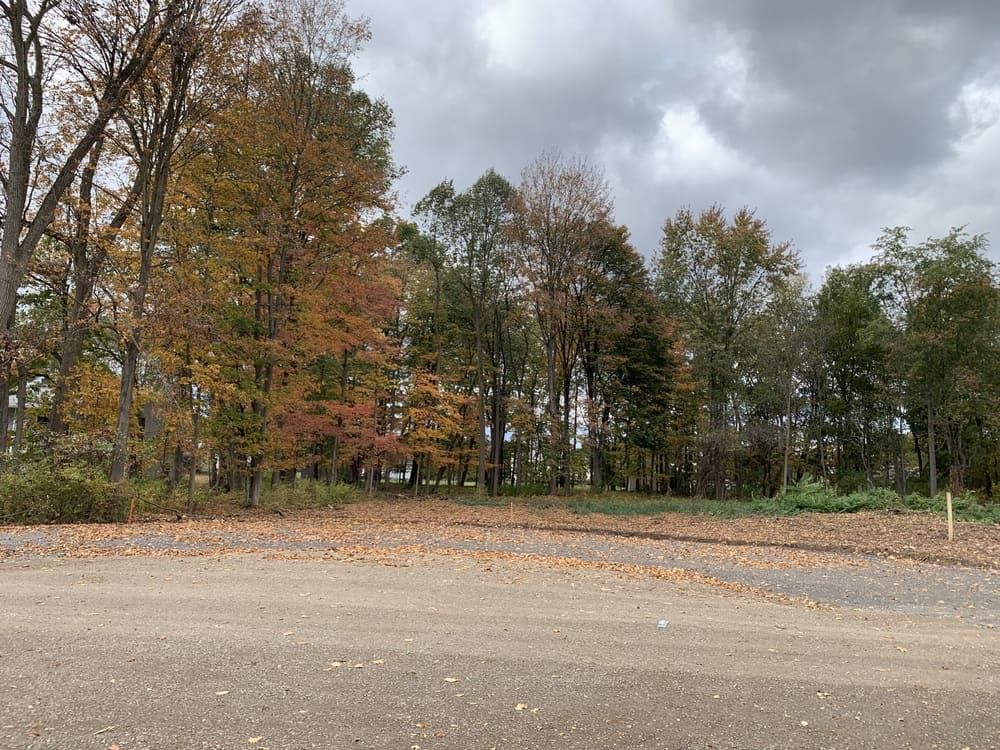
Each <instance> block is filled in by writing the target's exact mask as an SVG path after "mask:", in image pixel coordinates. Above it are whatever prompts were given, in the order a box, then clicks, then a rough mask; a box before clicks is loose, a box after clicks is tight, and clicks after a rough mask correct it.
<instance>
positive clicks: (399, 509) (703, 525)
mask: <svg viewBox="0 0 1000 750" xmlns="http://www.w3.org/2000/svg"><path fill="white" fill-rule="evenodd" d="M505 529H511V530H516V529H533V530H550V531H560V532H565V531H572V532H580V533H587V534H595V535H608V536H614V537H621V538H639V539H654V540H655V539H658V538H662V539H675V540H682V541H691V542H706V543H715V544H720V545H723V546H731V547H732V548H733V553H734V555H738V554H741V550H743V549H745V548H747V547H779V548H783V549H786V550H803V551H842V552H854V553H865V554H874V555H878V556H882V557H886V558H891V559H901V560H917V561H923V562H936V563H945V564H959V565H966V566H971V567H977V568H986V569H993V570H997V569H1000V526H998V525H995V524H994V525H989V524H976V523H957V524H956V525H955V539H954V540H953V541H951V542H949V541H948V538H947V526H946V524H945V521H944V519H943V518H941V517H940V516H938V515H935V514H931V513H917V512H901V513H900V512H881V511H879V512H864V513H854V514H816V513H806V514H802V515H798V516H792V517H763V516H760V517H747V518H729V519H723V518H715V517H710V516H696V515H687V514H680V513H665V514H661V515H657V516H650V517H635V516H631V517H612V516H605V515H601V514H579V513H576V512H574V511H572V510H570V509H567V508H560V507H546V508H537V507H529V506H524V505H518V504H514V505H512V506H509V507H499V506H465V505H460V504H457V503H453V502H447V501H443V500H436V499H427V500H415V499H412V498H407V499H378V500H369V501H364V502H358V503H352V504H349V505H344V506H340V507H337V508H332V509H321V510H303V511H282V514H281V515H279V514H278V513H277V512H275V511H274V510H266V509H261V510H255V511H249V510H246V511H243V510H241V511H239V512H232V511H230V512H229V513H220V514H219V515H217V516H215V517H212V518H197V519H189V518H183V519H181V520H167V519H165V518H143V519H140V520H139V521H138V522H136V523H133V524H130V525H124V524H117V525H116V524H110V525H79V526H64V527H58V528H50V529H48V530H46V531H45V532H44V534H45V536H46V537H47V543H48V545H52V544H54V545H56V546H58V547H64V548H66V550H67V551H72V549H74V548H77V549H79V548H80V547H81V546H82V547H85V548H89V549H91V551H96V550H98V549H100V548H99V547H94V545H95V544H99V543H101V542H102V540H103V541H109V540H127V539H129V538H130V537H139V536H149V535H154V534H155V535H167V536H171V537H173V538H176V539H178V540H183V541H187V542H191V543H205V542H208V543H209V544H210V545H211V549H210V550H209V549H207V548H206V552H209V553H217V552H219V551H225V539H226V538H227V535H233V534H238V535H240V536H241V537H245V538H247V539H252V540H257V541H259V542H262V543H263V542H266V541H267V540H271V539H281V538H283V537H287V536H288V535H294V536H295V537H296V538H298V539H306V540H315V541H317V542H331V543H338V544H341V545H345V544H357V545H363V544H365V543H366V541H368V540H381V541H384V540H386V539H391V538H392V536H393V534H394V533H395V532H404V531H405V532H407V533H408V534H412V533H413V532H423V533H426V535H427V536H428V537H437V538H441V539H449V538H466V539H468V538H475V536H476V535H477V534H479V533H487V532H489V533H494V534H495V533H497V532H498V531H499V532H502V531H503V530H505ZM26 531H27V529H26V527H0V534H10V535H13V536H14V537H17V536H21V535H23V534H25V533H26ZM213 539H214V540H215V541H216V543H215V544H211V543H212V541H213ZM21 549H22V551H24V549H25V545H21ZM142 551H143V552H148V553H151V554H155V553H156V549H152V550H145V549H144V550H142ZM137 552H139V550H138V549H137ZM164 553H166V554H176V551H175V550H170V549H164ZM2 554H3V550H2V549H0V555H2Z"/></svg>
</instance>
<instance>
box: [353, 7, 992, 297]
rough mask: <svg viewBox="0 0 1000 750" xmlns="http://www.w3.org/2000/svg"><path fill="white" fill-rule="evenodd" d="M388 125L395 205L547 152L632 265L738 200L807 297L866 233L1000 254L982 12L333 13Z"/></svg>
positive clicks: (851, 255) (985, 13)
mask: <svg viewBox="0 0 1000 750" xmlns="http://www.w3.org/2000/svg"><path fill="white" fill-rule="evenodd" d="M347 7H348V12H349V13H351V14H352V15H364V16H367V17H368V18H369V19H370V21H371V30H372V34H373V38H372V40H371V42H369V44H368V45H367V47H366V48H365V50H364V52H363V53H362V55H361V56H360V58H359V59H358V61H357V64H356V68H357V72H358V73H359V75H360V76H361V77H362V80H361V86H362V87H363V88H364V89H365V90H366V91H368V93H369V94H372V95H375V96H381V97H383V98H385V99H386V100H387V102H388V103H389V105H390V106H391V107H392V109H393V111H394V113H395V116H396V140H395V154H396V159H397V161H398V162H399V163H400V164H401V165H402V166H403V167H405V168H406V170H407V174H406V176H405V177H403V178H402V179H401V180H400V182H399V184H398V190H399V195H400V199H401V209H402V211H403V213H404V215H405V213H406V211H407V210H408V207H409V205H410V204H412V203H413V202H416V201H417V200H419V199H420V198H421V197H422V196H423V195H424V194H425V193H426V192H427V191H428V190H429V189H430V188H432V187H433V186H434V185H436V184H437V183H438V182H440V181H441V180H443V179H445V178H451V179H453V180H454V181H455V185H456V187H457V188H459V189H464V188H465V187H467V186H468V185H469V184H471V183H472V182H473V181H474V180H475V179H476V178H477V177H478V176H479V175H481V174H482V173H483V172H484V171H486V170H487V169H489V168H490V167H493V168H495V169H496V170H497V171H498V172H500V173H501V174H503V175H505V176H507V177H508V179H510V180H511V181H512V182H514V183H515V184H517V183H518V182H519V181H520V173H521V170H522V169H523V168H524V167H525V166H526V165H527V164H529V163H530V162H532V161H533V160H534V159H536V158H537V157H538V156H539V154H541V153H542V152H543V151H545V150H547V149H559V150H561V151H562V152H563V153H564V154H567V155H584V156H586V157H587V158H588V159H589V160H590V161H591V162H592V163H593V164H595V165H597V166H599V167H600V168H602V169H603V170H604V173H605V176H606V178H607V180H608V182H609V184H610V185H611V188H612V191H613V195H614V199H615V216H616V220H617V221H618V222H619V223H623V224H626V225H627V226H628V227H629V229H630V230H631V232H632V239H633V243H634V244H635V246H636V247H637V248H638V249H639V250H640V251H641V252H642V253H643V254H644V255H646V256H647V257H651V256H652V255H653V254H654V253H655V251H656V249H657V246H658V243H659V237H660V230H661V227H662V225H663V222H664V220H665V219H666V218H667V217H668V216H671V215H673V214H674V213H675V212H676V211H677V210H678V209H679V208H682V207H690V208H691V209H692V210H694V211H696V212H697V211H698V210H700V209H702V208H705V207H707V206H709V205H711V204H713V203H719V204H721V205H723V206H725V207H726V208H727V209H728V210H730V211H732V210H733V209H736V208H738V207H740V206H743V205H747V206H750V207H752V208H756V209H757V213H758V216H760V217H761V218H763V219H765V220H766V221H767V223H768V226H769V228H770V230H771V234H772V237H773V238H774V239H775V240H776V241H777V240H789V241H791V242H792V243H793V245H794V246H795V247H796V249H797V250H798V252H799V253H800V255H801V256H802V259H803V261H804V264H805V266H806V268H807V270H808V271H809V272H810V274H811V275H812V277H813V278H814V280H816V281H818V280H819V279H820V278H821V277H822V274H823V269H824V267H825V266H827V265H845V264H848V263H853V262H857V261H861V260H865V259H867V258H868V257H870V255H871V250H870V246H871V244H872V243H873V242H874V240H875V239H876V238H877V236H878V235H879V232H880V229H881V227H883V226H895V225H908V226H911V227H913V229H914V232H913V234H912V235H911V238H912V239H913V240H914V241H918V240H922V239H924V238H926V237H927V236H929V235H934V236H938V235H941V234H944V233H946V232H947V231H948V229H949V228H950V227H952V226H959V225H967V227H968V230H969V231H970V232H973V233H977V234H978V233H983V234H988V235H990V237H991V239H992V242H993V247H992V248H991V250H990V256H991V257H992V258H993V259H994V260H997V259H998V258H1000V33H998V29H1000V2H997V1H996V0H982V2H971V1H970V2H963V1H962V0H952V1H951V2H943V1H941V0H926V1H925V0H896V1H890V0H885V1H883V2H880V1H878V0H870V1H866V0H857V1H856V2H855V1H853V0H851V1H848V0H839V1H838V2H829V0H726V1H723V0H715V1H713V0H659V1H657V0H613V1H612V0H606V1H601V0H438V1H436V2H435V1H434V0H410V1H409V2H400V1H399V0H348V6H347Z"/></svg>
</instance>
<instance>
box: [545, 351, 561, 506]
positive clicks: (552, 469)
mask: <svg viewBox="0 0 1000 750" xmlns="http://www.w3.org/2000/svg"><path fill="white" fill-rule="evenodd" d="M545 359H546V362H545V367H546V373H545V374H546V386H547V387H548V396H549V403H548V411H549V494H550V495H554V494H556V482H557V477H558V473H559V391H558V390H556V350H555V336H552V337H550V340H549V341H548V342H546V344H545Z"/></svg>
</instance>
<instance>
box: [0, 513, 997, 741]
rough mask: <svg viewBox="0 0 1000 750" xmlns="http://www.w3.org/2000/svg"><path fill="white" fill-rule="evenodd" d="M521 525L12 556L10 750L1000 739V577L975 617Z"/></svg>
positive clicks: (2, 632)
mask: <svg viewBox="0 0 1000 750" xmlns="http://www.w3.org/2000/svg"><path fill="white" fill-rule="evenodd" d="M32 533H35V532H32ZM45 533H47V532H37V534H36V538H35V540H36V541H37V540H38V539H43V538H44V535H45ZM410 533H412V532H410ZM512 539H514V541H515V542H517V544H520V545H522V546H523V547H524V551H523V553H506V554H499V552H498V550H499V551H502V550H501V549H500V547H502V545H501V543H500V542H499V541H497V542H496V544H495V545H494V546H495V547H496V546H497V545H500V547H497V549H494V554H483V542H482V540H479V541H478V542H476V543H475V544H473V543H472V542H468V541H466V542H465V543H464V549H463V544H459V543H457V542H456V541H455V539H452V540H449V541H447V542H443V541H441V540H438V541H437V547H439V548H441V549H440V551H439V553H436V554H428V553H416V552H413V551H412V546H413V543H414V540H413V539H412V538H410V537H407V536H406V534H403V536H402V537H401V540H397V541H396V542H394V544H396V545H397V546H396V548H395V549H393V548H392V544H391V543H389V542H387V543H386V546H385V547H384V548H383V550H382V551H381V552H380V553H379V554H377V555H364V554H358V553H350V552H348V551H347V550H346V548H344V549H341V550H340V551H339V552H338V553H337V554H334V555H330V554H326V553H324V552H323V551H322V548H321V545H316V546H310V545H311V541H310V540H302V544H301V545H299V547H297V548H295V549H292V550H289V548H288V547H289V545H288V543H285V544H284V545H281V547H280V549H272V550H271V551H270V552H263V553H262V552H260V551H254V552H243V553H238V554H223V555H216V554H212V555H206V556H173V554H172V553H173V551H174V550H172V549H171V548H172V546H176V547H183V546H184V544H190V543H191V542H190V540H189V541H187V542H181V541H178V538H172V539H170V538H168V539H166V540H164V539H163V538H162V537H159V536H155V535H153V536H152V537H151V538H150V539H147V540H146V542H145V544H147V545H149V546H150V547H151V548H155V550H156V552H157V554H158V555H160V556H157V557H147V556H143V555H134V554H133V553H134V552H135V551H136V550H135V547H134V546H131V547H127V548H124V547H123V548H121V549H118V548H116V547H115V546H114V545H113V544H112V545H111V546H110V548H109V554H108V556H99V557H91V558H84V559H80V558H73V557H66V556H63V555H62V554H61V553H59V552H57V551H52V552H45V551H44V550H43V551H42V553H41V554H40V553H39V550H38V549H37V548H32V549H30V550H24V551H19V552H16V553H14V554H10V556H8V557H7V558H6V559H2V560H0V747H3V748H43V747H55V748H74V749H75V748H102V749H104V750H106V749H107V748H114V749H115V750H119V749H120V750H139V749H140V748H150V749H152V748H213V749H214V748H219V749H223V748H225V749H229V748H232V749H234V750H235V749H237V748H244V749H246V748H256V749H257V750H261V749H262V748H270V750H277V749H278V748H289V749H291V748H296V749H299V748H302V749H304V748H411V749H412V748H421V749H425V750H426V749H428V748H483V749H484V750H486V749H489V748H880V749H883V748H907V747H909V748H942V749H944V748H947V749H949V750H950V749H954V750H962V748H969V749H970V750H986V749H987V748H1000V714H998V711H997V706H1000V666H998V665H1000V633H998V631H997V629H996V627H995V625H994V624H993V623H992V622H988V620H990V619H991V618H992V617H993V616H994V614H995V611H994V610H991V609H990V607H992V606H993V605H992V604H989V602H993V601H995V599H996V590H995V588H991V587H992V586H993V584H995V581H996V578H995V577H990V575H989V574H988V573H982V575H983V576H986V577H985V578H983V579H981V581H980V583H977V584H976V585H977V586H980V588H979V589H977V590H976V591H973V592H972V593H970V592H969V591H968V590H966V589H964V588H963V589H962V590H961V591H959V592H957V593H956V596H957V597H958V599H956V602H958V601H959V599H960V600H962V601H965V600H970V601H972V602H973V606H976V607H977V608H980V609H981V608H982V602H983V600H984V599H985V600H986V602H987V606H986V612H987V615H986V616H984V617H982V618H980V619H978V620H976V619H971V620H970V619H965V620H962V619H958V618H956V617H954V616H947V615H946V613H942V612H935V611H931V610H926V611H925V610H919V609H916V610H912V611H910V610H905V613H904V612H902V611H900V610H899V609H898V608H897V609H893V608H892V607H889V608H884V609H879V608H872V607H868V608H866V609H864V610H858V609H847V608H837V607H828V606H815V605H806V604H803V603H801V602H799V603H781V602H780V601H777V600H776V597H774V596H762V595H761V593H760V592H759V591H749V590H743V589H742V587H740V586H729V587H727V586H726V585H723V584H725V581H719V583H718V584H716V585H711V584H697V583H690V582H688V581H687V580H685V578H684V576H683V575H681V576H662V577H658V576H656V575H653V574H651V573H650V571H651V570H653V569H652V568H649V567H632V565H631V564H629V565H628V566H625V565H618V564H617V563H615V560H616V559H617V558H619V557H621V558H625V557H627V556H629V555H631V556H632V558H634V557H635V556H636V555H637V554H639V553H637V552H636V547H635V546H634V545H629V544H625V543H623V544H622V545H621V546H615V545H613V544H612V543H611V542H609V541H608V540H603V541H602V542H601V545H604V546H603V547H602V548H601V549H600V550H599V551H598V552H596V553H595V552H593V550H591V553H593V554H596V555H597V556H598V557H600V558H601V562H603V564H602V565H596V564H591V565H586V564H584V565H577V564H567V557H566V555H565V554H560V556H559V557H558V558H556V557H555V556H554V552H555V550H552V549H549V550H548V551H547V550H546V545H551V544H553V537H552V536H551V535H535V536H533V535H532V534H527V533H521V534H520V536H518V537H516V538H514V537H512ZM518 540H519V541H518ZM508 541H509V540H508ZM307 542H308V543H307ZM216 543H218V544H221V545H223V546H225V547H227V548H229V547H233V546H234V543H233V541H232V540H228V539H227V540H222V541H221V542H219V541H218V539H217V540H216ZM506 543H507V542H504V544H506ZM6 544H7V546H8V550H9V549H10V548H11V547H12V546H16V545H13V543H12V542H11V541H10V540H9V539H8V540H7V542H6ZM407 545H408V546H407ZM477 545H478V547H477ZM574 545H577V547H576V554H578V555H579V556H580V557H581V558H582V557H585V554H584V553H585V551H586V548H587V544H586V539H585V538H582V537H581V538H577V537H573V536H571V537H568V538H567V540H565V542H564V544H563V546H562V547H561V548H560V551H561V552H562V553H566V552H567V551H572V550H573V549H574ZM251 546H252V545H248V548H250V547H251ZM488 546H489V545H487V547H488ZM292 547H294V545H292ZM259 548H260V547H259V545H257V546H256V547H255V549H258V550H259ZM327 548H328V549H329V546H328V547H327ZM445 548H447V549H445ZM644 550H645V547H643V548H642V550H640V553H641V554H647V552H646V551H644ZM177 551H178V552H186V553H191V552H192V550H183V549H178V550H177ZM194 551H196V552H200V550H198V549H196V550H194ZM488 551H489V550H487V552H488ZM126 553H127V554H128V556H124V555H125V554H126ZM164 553H166V554H164ZM550 553H552V554H550ZM588 554H590V553H588ZM687 554H688V557H689V558H690V559H691V560H695V561H696V560H698V559H702V560H705V561H707V562H706V564H711V562H712V560H714V559H715V557H714V556H713V553H712V551H711V550H710V549H708V548H707V547H706V548H704V549H702V548H699V547H697V545H696V546H695V547H692V548H690V549H688V553H687ZM547 555H549V556H548V557H547ZM769 555H770V553H769V552H768V551H766V550H762V551H761V552H760V555H759V557H761V558H762V559H765V560H768V559H770V557H769ZM647 556H648V554H647ZM772 557H773V556H772ZM359 558H361V559H359ZM630 559H631V558H630ZM799 562H800V563H801V565H802V566H803V568H806V567H816V566H814V565H813V563H815V562H816V561H815V560H800V561H799ZM556 563H558V564H556ZM751 563H754V561H751ZM772 563H773V560H772ZM886 564H887V565H891V563H886ZM845 565H847V563H845ZM855 567H856V566H855ZM695 568H696V564H695V563H694V562H692V564H691V567H690V568H689V569H688V570H689V571H690V572H691V573H692V574H694V573H697V570H696V569H695ZM787 569H788V568H787V567H782V565H779V564H772V565H771V566H770V567H768V566H767V565H763V564H757V563H754V564H751V565H749V566H748V570H751V571H753V573H754V574H760V573H761V572H762V571H766V570H779V571H787ZM847 569H848V568H847V567H845V568H844V570H847ZM911 569H912V565H910V564H903V563H900V565H899V571H900V572H901V574H905V572H906V571H907V570H911ZM838 570H840V569H839V568H836V567H832V566H828V567H827V568H826V570H825V573H826V574H827V576H828V577H829V576H830V575H832V576H833V577H834V578H837V580H838V586H840V587H841V588H843V589H845V590H848V589H850V588H851V585H852V584H851V580H852V578H851V576H850V575H846V574H845V575H840V574H838V573H837V571H838ZM889 570H890V569H886V571H882V570H879V571H878V576H877V577H882V576H884V575H889V572H888V571H889ZM718 572H719V571H717V570H716V571H715V572H714V573H712V572H711V571H707V572H705V573H701V574H699V575H701V576H706V575H709V574H710V573H711V574H712V575H715V574H717V573H718ZM960 572H961V571H959V570H958V569H954V570H952V569H942V575H944V576H947V575H950V574H952V573H960ZM977 574H978V573H977ZM697 579H698V576H697V575H695V576H694V577H693V578H692V580H697ZM705 580H711V579H709V578H705ZM853 580H855V582H856V583H855V585H856V587H861V588H863V587H864V586H865V585H866V584H865V583H864V580H869V581H870V578H869V579H864V578H855V579H853ZM949 580H951V579H949ZM982 582H985V583H984V584H983V585H982V586H981V585H980V584H981V583H982ZM963 585H964V584H961V583H959V584H956V586H957V587H958V588H961V587H962V586H963ZM984 588H985V589H986V590H985V591H984V590H983V589H984ZM977 591H978V593H977ZM785 593H795V592H785ZM991 597H992V598H991ZM946 604H948V605H949V607H950V606H951V603H950V602H946ZM954 606H955V607H958V606H964V605H960V604H958V603H955V605H954ZM991 612H992V614H990V613H991ZM663 619H665V620H668V621H669V624H668V625H667V626H666V627H664V628H658V627H657V622H658V621H659V620H663Z"/></svg>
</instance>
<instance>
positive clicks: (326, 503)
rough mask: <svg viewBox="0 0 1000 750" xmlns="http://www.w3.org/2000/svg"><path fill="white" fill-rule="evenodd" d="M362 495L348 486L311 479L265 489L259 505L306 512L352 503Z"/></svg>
mask: <svg viewBox="0 0 1000 750" xmlns="http://www.w3.org/2000/svg"><path fill="white" fill-rule="evenodd" d="M360 497H362V494H361V493H360V492H359V491H358V490H357V489H356V488H355V487H354V485H350V484H327V483H326V482H318V481H314V480H311V479H302V480H299V481H298V482H296V483H295V485H294V486H293V485H290V484H279V485H277V486H275V487H265V488H264V491H263V492H262V493H261V499H260V504H261V506H262V507H264V508H278V509H280V510H307V509H310V508H332V507H336V506H338V505H344V504H346V503H350V502H354V501H355V500H357V499H359V498H360Z"/></svg>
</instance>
